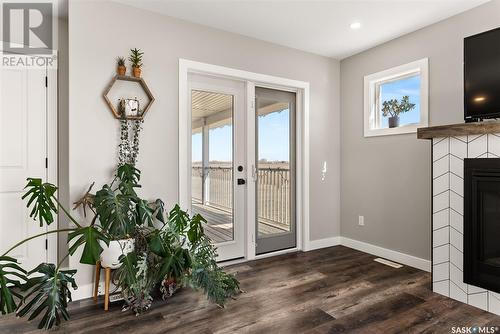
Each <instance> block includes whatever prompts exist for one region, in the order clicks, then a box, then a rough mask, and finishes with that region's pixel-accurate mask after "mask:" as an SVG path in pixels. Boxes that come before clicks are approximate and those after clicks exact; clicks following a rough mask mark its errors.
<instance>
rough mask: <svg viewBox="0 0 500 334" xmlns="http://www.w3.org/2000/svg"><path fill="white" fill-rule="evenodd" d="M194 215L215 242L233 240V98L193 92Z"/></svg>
mask: <svg viewBox="0 0 500 334" xmlns="http://www.w3.org/2000/svg"><path fill="white" fill-rule="evenodd" d="M191 115H192V120H191V124H192V127H191V128H192V140H191V143H192V147H191V152H192V166H191V168H192V180H191V193H192V195H191V197H192V198H191V205H192V212H193V214H196V213H199V214H201V215H202V216H203V217H204V218H205V219H206V220H207V223H208V226H206V227H205V233H206V234H207V235H208V236H209V237H210V238H211V239H212V240H213V241H214V242H215V243H222V242H226V241H231V240H234V231H233V230H234V228H233V227H234V226H233V96H232V95H228V94H220V93H212V92H204V91H198V90H193V91H192V92H191Z"/></svg>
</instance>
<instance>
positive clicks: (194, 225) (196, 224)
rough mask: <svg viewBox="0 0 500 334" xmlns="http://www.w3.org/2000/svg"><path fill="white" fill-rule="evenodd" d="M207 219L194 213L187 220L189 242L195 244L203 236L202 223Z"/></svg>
mask: <svg viewBox="0 0 500 334" xmlns="http://www.w3.org/2000/svg"><path fill="white" fill-rule="evenodd" d="M203 223H204V224H206V223H207V221H206V219H205V218H203V217H202V216H201V215H200V214H196V215H195V216H194V217H193V218H191V221H190V222H189V230H188V231H187V235H188V239H189V242H190V243H191V244H196V243H197V242H198V241H199V240H200V239H201V237H202V236H203V225H202V224H203Z"/></svg>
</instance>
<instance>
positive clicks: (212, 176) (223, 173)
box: [191, 166, 291, 229]
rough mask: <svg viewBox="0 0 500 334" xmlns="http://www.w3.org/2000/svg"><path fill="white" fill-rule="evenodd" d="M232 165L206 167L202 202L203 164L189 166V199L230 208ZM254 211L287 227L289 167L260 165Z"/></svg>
mask: <svg viewBox="0 0 500 334" xmlns="http://www.w3.org/2000/svg"><path fill="white" fill-rule="evenodd" d="M232 175H233V172H232V168H231V167H209V168H208V172H207V186H208V191H207V196H206V197H207V198H206V199H205V203H202V202H203V194H202V192H203V186H202V182H203V168H202V167H200V166H193V167H192V182H191V185H192V199H193V201H195V202H198V203H202V204H205V205H210V206H213V207H217V208H220V209H223V210H227V211H231V210H232V200H233V196H232V193H233V192H232V185H233V181H232ZM256 191H257V211H258V219H259V221H264V222H266V223H269V224H272V225H276V226H277V227H281V228H285V229H288V228H289V226H290V212H291V208H290V169H289V168H287V167H274V166H272V167H265V168H259V170H258V177H257V189H256Z"/></svg>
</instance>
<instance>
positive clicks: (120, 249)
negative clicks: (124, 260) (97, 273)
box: [99, 239, 134, 269]
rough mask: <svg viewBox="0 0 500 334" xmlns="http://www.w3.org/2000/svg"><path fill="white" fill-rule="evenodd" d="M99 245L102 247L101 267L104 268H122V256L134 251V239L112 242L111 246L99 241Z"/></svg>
mask: <svg viewBox="0 0 500 334" xmlns="http://www.w3.org/2000/svg"><path fill="white" fill-rule="evenodd" d="M99 244H100V245H101V247H102V253H101V266H102V267H104V268H111V269H116V268H120V266H121V263H120V256H122V255H127V254H128V253H130V252H132V251H133V250H134V239H122V240H111V241H110V242H109V246H108V245H106V243H105V242H104V241H102V240H99Z"/></svg>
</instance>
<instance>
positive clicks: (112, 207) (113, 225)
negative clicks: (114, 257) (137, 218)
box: [94, 185, 135, 238]
mask: <svg viewBox="0 0 500 334" xmlns="http://www.w3.org/2000/svg"><path fill="white" fill-rule="evenodd" d="M94 203H95V204H94V205H95V208H96V211H97V215H98V216H99V221H100V222H101V225H102V227H103V229H104V230H105V231H107V232H108V233H109V234H110V235H113V236H115V237H117V238H120V237H124V236H126V235H129V234H130V233H131V232H133V230H134V227H135V222H134V220H133V219H134V217H133V216H132V213H131V209H132V208H133V207H134V206H135V203H134V202H133V198H132V197H131V196H128V195H123V194H119V193H115V192H114V191H113V190H112V189H111V187H110V186H108V185H104V186H103V187H102V189H101V190H99V191H98V192H97V193H96V195H95V200H94Z"/></svg>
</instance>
